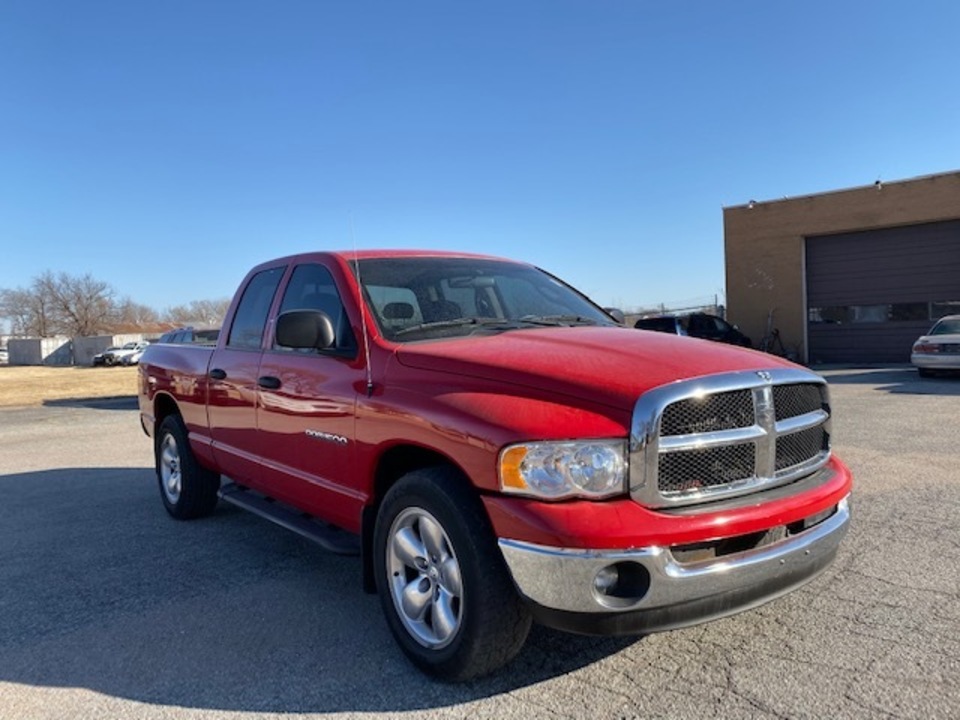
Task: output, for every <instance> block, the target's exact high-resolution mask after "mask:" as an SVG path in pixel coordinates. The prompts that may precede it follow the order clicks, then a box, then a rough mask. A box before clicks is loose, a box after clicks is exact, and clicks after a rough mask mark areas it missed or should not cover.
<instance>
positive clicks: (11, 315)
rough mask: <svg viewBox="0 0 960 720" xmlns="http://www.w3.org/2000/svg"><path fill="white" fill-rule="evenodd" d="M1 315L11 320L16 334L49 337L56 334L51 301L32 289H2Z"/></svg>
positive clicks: (11, 328) (0, 292) (0, 298)
mask: <svg viewBox="0 0 960 720" xmlns="http://www.w3.org/2000/svg"><path fill="white" fill-rule="evenodd" d="M0 317H5V318H7V319H8V320H10V331H11V332H12V333H13V334H14V335H32V336H35V337H49V336H50V335H54V334H55V329H54V328H55V325H56V323H55V322H54V320H53V318H52V317H51V311H50V307H49V302H48V299H47V298H46V297H44V296H43V295H41V294H39V293H36V292H34V291H33V290H32V289H24V288H16V289H13V290H0Z"/></svg>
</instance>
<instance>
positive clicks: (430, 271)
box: [359, 257, 616, 342]
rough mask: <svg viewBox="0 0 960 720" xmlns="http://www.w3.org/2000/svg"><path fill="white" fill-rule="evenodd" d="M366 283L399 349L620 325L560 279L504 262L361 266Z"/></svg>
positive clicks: (386, 261) (423, 260)
mask: <svg viewBox="0 0 960 720" xmlns="http://www.w3.org/2000/svg"><path fill="white" fill-rule="evenodd" d="M359 265H360V282H361V283H362V285H363V290H364V293H365V295H366V298H367V302H368V304H369V306H370V307H371V308H372V313H373V316H374V318H375V319H376V321H377V324H378V325H379V326H380V330H381V331H382V332H383V335H384V336H385V337H386V338H388V339H390V340H396V341H398V342H408V341H414V340H426V339H435V338H442V337H457V336H463V335H472V334H477V333H491V332H504V331H506V330H513V329H519V328H531V327H556V326H572V325H616V323H615V322H614V321H613V320H612V319H611V318H610V316H609V315H607V314H606V313H605V312H604V311H603V310H601V309H600V308H599V307H597V306H596V305H594V304H593V303H592V302H591V301H590V300H588V299H587V298H586V297H585V296H583V295H581V294H580V293H579V292H577V291H576V290H574V289H573V288H571V287H570V286H569V285H566V284H564V283H563V282H561V281H560V280H558V279H557V278H555V277H553V276H552V275H550V274H548V273H545V272H543V271H542V270H538V269H537V268H534V267H531V266H529V265H522V264H519V263H511V262H505V261H499V260H485V259H477V260H474V259H468V258H442V257H404V258H380V259H370V260H360V261H359Z"/></svg>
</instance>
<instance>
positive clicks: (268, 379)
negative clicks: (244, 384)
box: [257, 375, 283, 390]
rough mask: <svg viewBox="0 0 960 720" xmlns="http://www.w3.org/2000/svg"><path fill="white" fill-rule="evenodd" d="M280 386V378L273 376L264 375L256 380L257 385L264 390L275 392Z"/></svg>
mask: <svg viewBox="0 0 960 720" xmlns="http://www.w3.org/2000/svg"><path fill="white" fill-rule="evenodd" d="M282 384H283V383H281V382H280V378H278V377H274V376H273V375H264V376H263V377H260V378H257V385H259V386H260V387H262V388H263V389H264V390H277V389H279V387H280V386H281V385H282Z"/></svg>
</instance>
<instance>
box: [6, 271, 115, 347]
mask: <svg viewBox="0 0 960 720" xmlns="http://www.w3.org/2000/svg"><path fill="white" fill-rule="evenodd" d="M113 294H114V293H113V289H112V288H111V287H110V286H109V285H108V284H107V283H105V282H103V281H101V280H96V279H94V278H93V277H91V276H90V275H84V276H82V277H75V276H72V275H68V274H66V273H59V274H57V275H55V274H54V273H52V272H50V271H47V272H45V273H43V274H42V275H39V276H38V277H36V278H34V279H33V282H32V283H31V285H30V287H28V288H16V289H12V290H8V289H5V290H0V316H2V317H5V318H8V319H9V320H10V322H11V326H12V330H13V332H14V333H17V334H23V335H32V336H34V337H51V336H53V335H60V334H63V335H81V336H82V335H96V334H97V333H100V332H104V331H109V330H110V327H111V326H112V324H113V318H114V314H115V313H114V300H113Z"/></svg>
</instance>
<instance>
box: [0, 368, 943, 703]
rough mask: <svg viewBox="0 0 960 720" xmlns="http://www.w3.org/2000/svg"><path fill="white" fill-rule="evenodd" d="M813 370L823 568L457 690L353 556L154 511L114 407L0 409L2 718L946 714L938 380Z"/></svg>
mask: <svg viewBox="0 0 960 720" xmlns="http://www.w3.org/2000/svg"><path fill="white" fill-rule="evenodd" d="M824 374H825V375H827V377H828V379H829V380H830V382H831V385H832V393H833V404H834V408H835V422H834V430H835V435H836V442H835V445H834V446H835V449H836V451H837V453H838V454H839V455H840V456H841V457H842V458H843V459H844V460H845V461H846V462H847V463H848V464H849V465H850V466H851V467H852V468H853V470H854V473H855V476H856V481H857V486H856V494H855V502H854V523H853V527H852V529H851V532H850V535H848V537H847V539H846V541H845V543H844V545H843V546H842V548H841V551H840V555H839V558H838V560H837V562H836V563H835V564H834V565H833V566H832V567H831V569H830V570H828V571H827V573H826V574H824V575H823V576H821V577H820V578H818V579H817V580H816V581H814V582H813V583H811V584H810V585H807V586H806V587H804V588H802V589H801V590H799V591H797V592H795V593H793V594H791V595H789V596H787V597H785V598H782V599H780V600H778V601H775V602H774V603H771V604H769V605H766V606H764V607H762V608H760V609H758V610H754V611H752V612H748V613H744V614H741V615H738V616H736V617H733V618H728V619H726V620H721V621H717V622H713V623H710V624H707V625H702V626H699V627H696V628H691V629H687V630H678V631H674V632H670V633H663V634H660V635H653V636H649V637H645V638H627V639H603V638H600V639H598V638H583V637H577V636H572V635H564V634H562V633H557V632H553V631H548V630H544V629H535V631H534V633H533V634H532V636H531V638H530V641H529V642H528V644H527V646H526V648H525V649H524V651H523V653H522V654H521V655H520V656H519V658H518V659H517V660H516V661H515V662H514V663H513V664H512V665H511V666H510V667H509V668H508V669H506V670H505V671H503V672H501V673H500V674H499V675H497V676H494V677H492V678H488V679H484V680H480V681H476V682H473V683H469V684H465V685H458V686H449V685H444V684H440V683H437V682H434V681H431V680H429V679H427V678H426V677H424V676H423V675H421V674H420V673H419V672H417V671H416V670H414V669H413V668H412V667H411V666H410V665H409V664H408V663H407V662H406V660H405V659H404V657H403V656H402V654H401V653H400V651H399V650H398V649H397V648H396V646H395V645H394V643H393V640H392V638H391V637H390V636H389V633H388V631H387V628H386V625H385V623H384V621H383V618H382V616H381V613H380V608H379V604H378V601H377V599H376V598H375V597H373V596H368V595H364V594H363V593H362V591H361V589H360V583H359V563H358V561H357V560H356V559H355V558H342V557H336V556H333V555H327V554H324V553H323V552H322V551H321V550H319V549H318V548H316V547H315V546H313V545H311V544H309V543H307V542H305V541H302V540H301V539H299V538H298V537H296V536H294V535H292V534H290V533H287V532H286V531H284V530H282V529H280V528H276V527H274V526H272V525H270V524H269V523H266V522H264V521H262V520H260V519H258V518H256V517H253V516H250V515H247V514H244V513H243V512H241V511H239V510H234V509H232V508H230V507H223V506H221V507H220V508H219V509H218V511H217V512H216V514H215V515H214V516H213V517H212V518H209V519H206V520H202V521H198V522H191V523H180V522H176V521H174V520H172V519H170V518H169V517H167V515H166V513H164V512H163V510H162V507H161V505H160V500H159V498H158V496H157V489H156V484H155V480H154V476H153V472H152V468H151V462H152V461H151V450H150V443H149V441H148V440H147V438H146V437H145V436H144V435H143V434H142V433H141V432H140V430H139V427H138V424H137V417H136V411H135V409H134V406H133V404H132V403H131V402H129V401H124V400H121V401H75V402H73V401H68V402H61V403H58V404H56V405H48V406H45V407H38V408H26V409H6V410H3V411H0V492H2V493H3V495H4V497H5V501H4V502H3V503H0V717H2V718H105V719H106V718H109V719H111V720H116V719H117V718H130V719H133V718H136V719H138V720H139V719H140V718H205V719H207V718H237V717H244V718H247V717H256V718H267V717H360V716H371V715H373V716H377V717H416V718H464V717H471V718H529V717H537V718H541V717H570V718H648V717H667V718H709V717H722V718H824V717H830V718H924V719H926V718H960V522H958V517H960V464H958V453H957V447H958V446H957V436H958V424H960V378H956V379H954V378H950V379H937V380H929V381H928V380H924V381H920V380H919V379H917V377H916V374H915V373H914V372H912V371H909V370H907V369H877V370H834V371H829V372H825V373H824Z"/></svg>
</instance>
